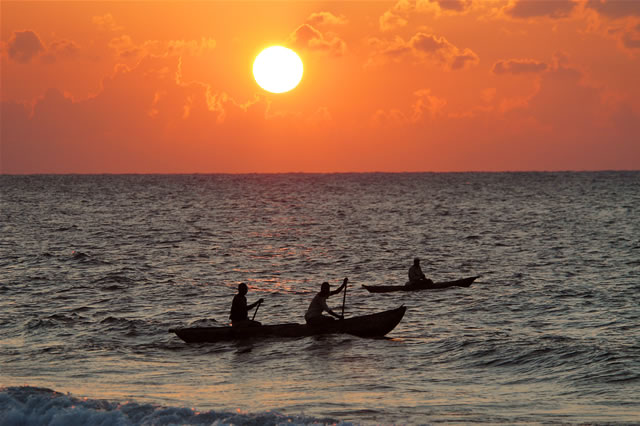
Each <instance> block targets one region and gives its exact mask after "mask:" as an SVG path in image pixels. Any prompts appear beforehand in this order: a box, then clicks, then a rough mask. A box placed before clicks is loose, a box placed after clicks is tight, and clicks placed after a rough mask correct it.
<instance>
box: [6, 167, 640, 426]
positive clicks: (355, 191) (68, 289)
mask: <svg viewBox="0 0 640 426" xmlns="http://www.w3.org/2000/svg"><path fill="white" fill-rule="evenodd" d="M0 189H1V193H0V195H1V199H0V203H1V204H0V215H1V216H0V226H1V229H0V386H3V387H4V388H3V389H2V390H0V424H2V425H10V424H66V425H73V424H108V425H111V424H211V423H214V422H218V423H234V424H246V423H251V424H265V423H267V424H268V423H271V424H277V423H287V422H292V423H313V422H353V423H385V424H387V423H437V422H449V423H455V422H458V423H474V422H488V423H519V422H528V423H546V422H568V423H581V422H587V423H608V422H621V423H638V422H640V303H639V302H638V301H639V300H640V172H600V173H452V174H447V173H445V174H430V173H424V174H319V175H313V174H283V175H184V176H159V175H158V176H148V175H131V176H117V175H116V176H110V175H108V176H0ZM414 256H419V257H421V258H422V259H423V262H422V263H423V269H424V270H425V272H426V273H427V275H428V276H429V277H431V278H433V279H434V280H435V281H444V280H449V279H456V278H462V277H467V276H473V275H481V278H480V279H479V280H478V281H477V282H476V283H474V284H473V285H472V286H471V287H470V288H451V289H445V290H436V291H428V292H419V293H402V294H400V293H391V294H378V295H375V294H369V293H367V292H366V291H365V290H364V289H363V288H362V287H361V285H362V284H376V285H382V284H397V285H400V284H404V282H405V281H406V275H407V269H408V267H409V266H410V264H411V262H412V259H413V257H414ZM345 276H346V277H349V279H350V281H351V283H352V285H351V287H350V288H349V292H348V295H347V308H346V314H347V315H348V316H353V315H359V314H365V313H373V312H377V311H382V310H386V309H391V308H394V307H397V306H400V305H401V304H404V305H406V306H407V307H408V310H407V314H406V315H405V317H404V319H403V321H402V322H401V323H400V324H399V326H398V327H397V328H396V329H395V330H393V331H392V332H391V333H390V334H389V335H388V337H389V338H388V339H382V340H373V339H362V338H357V337H352V336H347V335H333V336H323V337H314V338H299V339H269V340H262V341H249V342H236V343H223V344H208V345H188V344H185V343H183V342H182V341H181V340H180V339H178V338H177V337H176V336H175V335H173V334H171V333H168V332H167V330H168V329H169V328H171V327H176V326H185V325H189V324H192V323H194V322H196V321H202V320H205V319H206V320H209V322H213V321H217V322H218V323H221V324H224V323H226V322H227V317H228V312H229V306H230V302H231V298H232V297H233V295H234V293H235V289H236V287H237V285H238V283H240V282H246V283H248V284H249V286H250V292H249V294H248V300H249V302H252V301H254V300H256V299H258V298H260V297H263V298H264V299H265V303H264V305H262V307H261V308H260V309H259V311H258V313H257V317H256V319H258V320H260V321H262V322H263V323H266V324H274V323H281V322H292V321H296V322H303V321H304V319H303V315H304V312H305V310H306V308H307V305H308V303H309V301H310V299H311V298H312V296H313V294H314V293H315V292H316V291H318V289H319V285H320V283H321V282H322V281H325V280H328V281H330V282H331V283H332V285H337V284H339V283H340V282H341V281H342V279H343V278H344V277H345ZM341 303H342V296H335V297H333V298H331V299H329V305H330V306H333V307H335V308H339V307H340V306H341Z"/></svg>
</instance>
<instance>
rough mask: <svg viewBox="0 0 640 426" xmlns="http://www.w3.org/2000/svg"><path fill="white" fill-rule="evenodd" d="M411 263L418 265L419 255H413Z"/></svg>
mask: <svg viewBox="0 0 640 426" xmlns="http://www.w3.org/2000/svg"><path fill="white" fill-rule="evenodd" d="M413 264H414V265H416V266H420V258H419V257H414V258H413Z"/></svg>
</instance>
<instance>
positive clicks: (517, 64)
mask: <svg viewBox="0 0 640 426" xmlns="http://www.w3.org/2000/svg"><path fill="white" fill-rule="evenodd" d="M546 69H547V64H545V63H544V62H538V61H535V60H533V59H509V60H506V61H504V60H503V61H498V62H496V63H495V64H494V65H493V69H492V72H493V73H494V74H525V73H541V72H543V71H545V70H546Z"/></svg>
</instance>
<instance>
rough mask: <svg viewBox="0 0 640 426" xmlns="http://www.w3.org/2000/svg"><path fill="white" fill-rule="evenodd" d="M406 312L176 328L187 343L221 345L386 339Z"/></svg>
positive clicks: (401, 308)
mask: <svg viewBox="0 0 640 426" xmlns="http://www.w3.org/2000/svg"><path fill="white" fill-rule="evenodd" d="M406 310H407V308H406V307H405V306H400V307H399V308H396V309H391V310H389V311H384V312H378V313H376V314H370V315H363V316H360V317H353V318H346V319H344V320H336V321H334V322H332V323H330V324H323V325H318V326H309V325H307V324H295V323H294V324H278V325H262V326H259V327H229V326H226V327H189V328H173V329H170V330H169V331H170V332H173V333H175V334H176V335H177V336H178V337H179V338H181V339H182V340H184V341H185V342H187V343H201V342H221V341H229V340H239V339H247V338H262V337H305V336H315V335H319V334H335V333H346V334H353V335H354V336H359V337H383V336H384V335H385V334H387V333H389V332H390V331H391V330H393V329H394V328H395V327H396V325H398V323H399V322H400V321H401V320H402V317H403V316H404V313H405V311H406Z"/></svg>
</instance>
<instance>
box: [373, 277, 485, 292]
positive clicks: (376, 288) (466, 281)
mask: <svg viewBox="0 0 640 426" xmlns="http://www.w3.org/2000/svg"><path fill="white" fill-rule="evenodd" d="M476 278H478V277H469V278H463V279H461V280H455V281H443V282H439V283H432V284H426V283H425V284H417V285H363V286H362V287H364V288H366V289H367V290H368V291H369V292H370V293H391V292H393V291H419V290H433V289H436V288H447V287H469V286H470V285H471V284H472V283H473V282H474V281H475V280H476Z"/></svg>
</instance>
